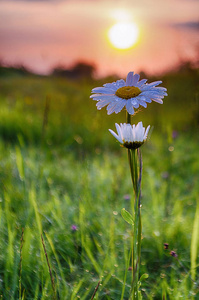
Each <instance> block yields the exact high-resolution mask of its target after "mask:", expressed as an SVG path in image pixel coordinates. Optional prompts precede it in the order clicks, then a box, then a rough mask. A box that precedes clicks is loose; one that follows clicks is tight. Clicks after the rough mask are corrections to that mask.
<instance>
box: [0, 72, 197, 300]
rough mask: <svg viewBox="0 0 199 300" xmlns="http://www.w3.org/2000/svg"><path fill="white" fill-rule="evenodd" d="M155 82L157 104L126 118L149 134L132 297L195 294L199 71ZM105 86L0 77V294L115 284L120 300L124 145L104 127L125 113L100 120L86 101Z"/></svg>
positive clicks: (125, 240)
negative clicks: (137, 286) (159, 93)
mask: <svg viewBox="0 0 199 300" xmlns="http://www.w3.org/2000/svg"><path fill="white" fill-rule="evenodd" d="M154 79H156V78H150V79H149V82H150V81H152V80H154ZM158 79H162V80H163V86H165V87H166V88H167V89H168V94H169V96H168V97H166V98H165V99H164V104H163V105H159V104H157V103H151V104H149V105H148V108H147V109H144V108H143V109H142V110H141V111H140V112H139V113H137V114H136V115H135V116H134V122H135V123H137V122H138V121H143V124H144V126H147V125H149V124H150V125H151V127H152V130H151V133H150V139H149V140H148V142H147V143H146V144H145V145H144V146H143V147H142V157H143V180H142V255H141V274H142V273H147V274H149V277H148V278H147V279H146V280H144V281H143V282H142V285H141V290H142V295H143V299H157V300H159V299H162V300H166V299H167V300H168V299H171V300H173V299H175V300H176V299H199V277H198V274H197V271H198V267H199V196H198V195H199V187H198V181H199V158H198V146H199V136H198V127H199V98H198V97H199V96H198V81H199V73H198V70H185V71H182V72H178V73H175V72H173V73H170V74H168V75H164V76H163V77H162V78H158ZM107 80H108V81H107ZM109 80H110V81H109ZM111 81H112V78H109V79H106V80H105V79H104V80H98V81H97V80H96V81H94V80H86V79H84V80H81V81H72V80H69V79H65V78H63V77H41V76H34V75H27V76H19V75H16V74H14V73H13V74H11V75H10V74H8V75H6V76H2V77H1V83H0V168H1V172H0V297H1V299H29V300H30V299H42V300H44V299H61V300H62V299H66V300H67V299H71V300H75V299H81V300H87V299H93V298H94V299H100V300H101V299H113V300H117V299H121V294H122V289H123V287H125V291H124V298H123V299H128V297H129V293H130V287H131V272H130V271H128V270H127V266H128V257H129V250H130V245H131V239H132V231H131V227H130V225H129V224H128V223H126V222H125V221H124V220H123V218H122V216H121V210H122V208H126V209H127V210H128V209H129V207H130V198H131V197H133V190H132V184H131V180H130V171H129V166H128V160H127V153H126V150H125V149H124V148H122V147H120V146H119V143H117V142H116V141H115V139H114V138H113V137H112V136H111V134H110V133H109V132H108V129H109V128H111V129H113V130H114V129H115V126H114V123H115V122H117V123H120V122H124V121H125V112H122V113H121V114H119V115H115V114H114V115H111V116H107V114H106V110H105V109H102V110H101V111H97V109H96V107H95V101H92V100H91V99H89V96H90V92H91V89H92V88H93V87H96V86H101V85H102V83H106V82H111ZM164 243H168V244H169V249H164ZM170 251H175V253H177V255H178V256H177V257H173V256H172V255H171V254H170ZM125 275H126V281H125V283H124V278H125ZM96 287H98V289H97V291H96V293H95V295H94V291H95V288H96Z"/></svg>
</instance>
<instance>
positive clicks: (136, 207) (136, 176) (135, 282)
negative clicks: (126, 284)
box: [126, 113, 142, 300]
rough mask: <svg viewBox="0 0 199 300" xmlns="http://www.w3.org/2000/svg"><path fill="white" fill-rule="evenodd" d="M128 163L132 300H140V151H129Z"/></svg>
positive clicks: (128, 120) (129, 118) (127, 118)
mask: <svg viewBox="0 0 199 300" xmlns="http://www.w3.org/2000/svg"><path fill="white" fill-rule="evenodd" d="M126 120H127V123H128V124H131V115H129V114H128V113H127V117H126ZM128 161H129V166H130V172H131V179H132V184H133V190H134V201H132V203H131V208H132V213H133V214H132V215H133V216H134V229H133V243H132V277H133V278H132V288H131V295H130V299H133V300H138V293H139V272H140V255H141V231H142V225H141V211H140V200H141V177H142V159H141V154H140V152H139V151H138V149H128Z"/></svg>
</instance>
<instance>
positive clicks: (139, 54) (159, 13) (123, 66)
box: [0, 0, 199, 77]
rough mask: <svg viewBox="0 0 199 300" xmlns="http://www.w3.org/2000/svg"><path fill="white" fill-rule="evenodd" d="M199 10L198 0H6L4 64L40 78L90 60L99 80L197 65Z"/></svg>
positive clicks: (0, 19) (1, 28) (1, 5)
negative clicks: (28, 71) (131, 72)
mask: <svg viewBox="0 0 199 300" xmlns="http://www.w3.org/2000/svg"><path fill="white" fill-rule="evenodd" d="M198 11H199V3H198V1H196V0H168V1H166V2H165V1H164V0H159V1H157V0H151V1H147V0H140V1H126V0H124V1H117V0H114V1H111V0H107V1H103V0H92V1H89V0H67V1H57V0H54V1H53V0H51V1H38V0H37V1H34V0H32V1H20V0H19V1H4V0H2V1H1V2H0V39H1V47H0V60H1V63H2V64H3V65H23V66H24V67H27V68H28V69H29V70H31V71H32V72H34V73H39V74H49V73H50V72H52V70H53V68H55V67H57V66H60V65H61V66H65V67H66V68H70V67H71V66H72V65H74V64H75V63H76V62H78V61H85V62H87V63H91V64H93V65H95V67H96V72H95V76H96V77H102V76H107V75H112V74H117V75H119V76H126V74H127V73H128V72H129V70H134V71H136V72H140V71H144V72H147V73H149V74H153V75H154V74H160V73H163V72H168V71H170V70H172V69H174V68H176V67H177V66H178V65H179V64H181V63H182V62H184V61H190V62H191V64H192V65H193V66H196V65H197V64H198V53H199V49H198V48H199V34H198V29H199V14H198ZM116 25H117V27H116V28H115V32H114V29H113V27H114V26H116ZM111 29H112V32H110V31H111ZM121 48H122V49H121Z"/></svg>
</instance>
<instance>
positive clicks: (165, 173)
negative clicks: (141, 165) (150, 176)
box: [162, 171, 169, 179]
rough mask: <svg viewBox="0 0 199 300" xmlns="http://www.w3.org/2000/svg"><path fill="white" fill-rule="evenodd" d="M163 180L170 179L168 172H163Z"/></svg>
mask: <svg viewBox="0 0 199 300" xmlns="http://www.w3.org/2000/svg"><path fill="white" fill-rule="evenodd" d="M162 178H163V179H168V178H169V172H167V171H165V172H162Z"/></svg>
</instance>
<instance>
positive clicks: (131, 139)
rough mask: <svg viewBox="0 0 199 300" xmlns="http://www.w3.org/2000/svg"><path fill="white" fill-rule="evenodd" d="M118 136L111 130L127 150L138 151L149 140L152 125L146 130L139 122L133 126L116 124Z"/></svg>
mask: <svg viewBox="0 0 199 300" xmlns="http://www.w3.org/2000/svg"><path fill="white" fill-rule="evenodd" d="M115 126H116V129H117V133H118V135H117V134H116V133H115V132H114V131H113V130H111V129H109V131H110V133H111V134H112V135H113V136H114V137H115V138H116V139H117V140H118V141H119V142H120V143H121V144H122V145H123V146H124V147H126V148H129V149H137V148H139V147H140V146H141V145H142V144H144V142H145V141H146V139H147V134H148V132H149V128H150V125H149V126H148V127H147V129H146V130H145V128H144V127H143V125H142V122H139V123H138V124H137V125H131V124H126V123H124V124H120V125H118V124H117V123H116V124H115Z"/></svg>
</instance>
